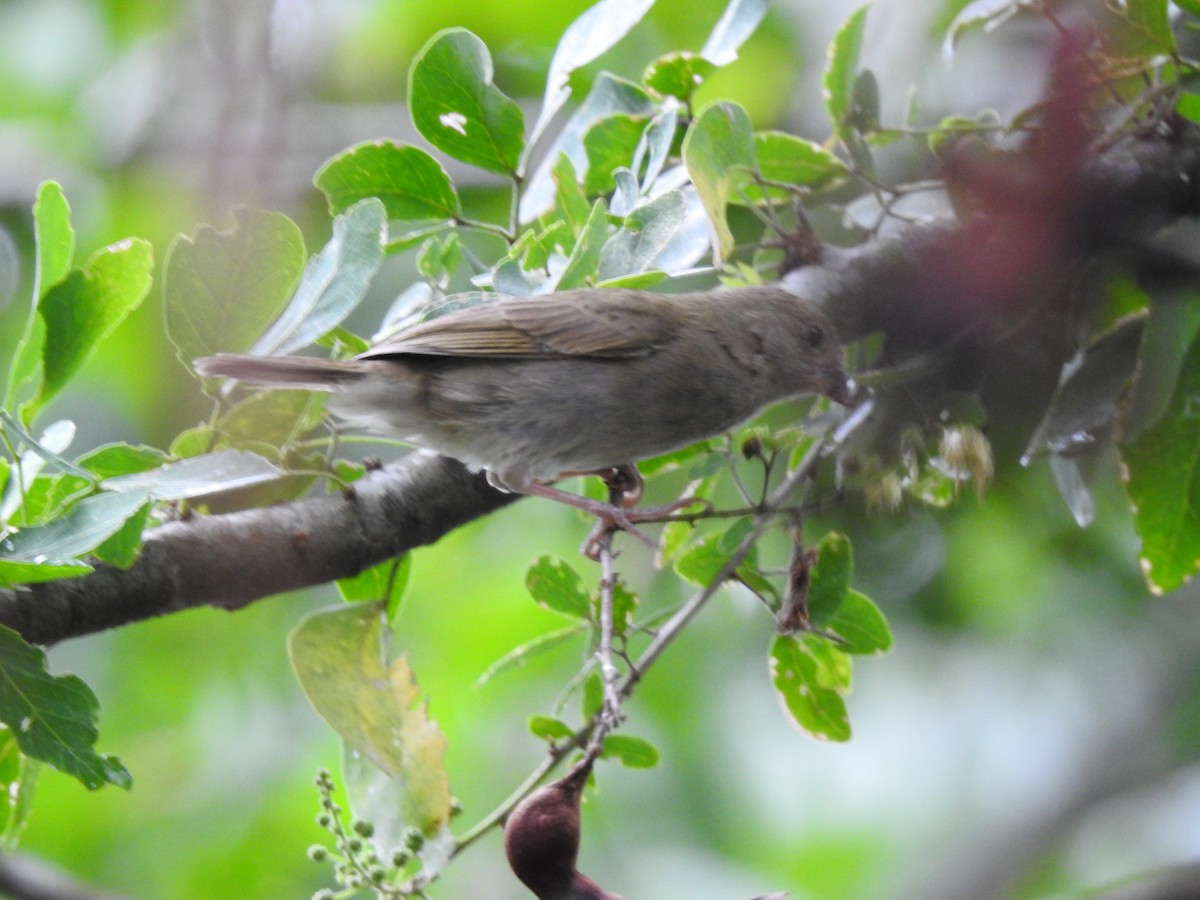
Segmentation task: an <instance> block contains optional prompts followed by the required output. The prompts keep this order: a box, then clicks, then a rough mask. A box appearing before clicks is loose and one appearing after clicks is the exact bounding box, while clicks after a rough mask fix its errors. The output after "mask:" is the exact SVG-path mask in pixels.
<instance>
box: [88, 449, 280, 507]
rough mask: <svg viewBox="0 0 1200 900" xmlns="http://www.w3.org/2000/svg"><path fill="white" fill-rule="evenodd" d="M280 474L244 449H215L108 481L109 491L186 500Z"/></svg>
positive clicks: (271, 478) (275, 477)
mask: <svg viewBox="0 0 1200 900" xmlns="http://www.w3.org/2000/svg"><path fill="white" fill-rule="evenodd" d="M284 474H285V473H284V472H283V471H282V470H281V469H279V468H277V467H276V466H274V465H272V464H271V463H269V462H268V461H267V460H265V459H263V458H262V457H261V456H259V455H257V454H255V453H250V452H249V451H246V450H218V451H217V452H216V453H206V454H204V455H203V456H193V457H190V458H188V459H181V460H179V461H178V462H173V463H168V464H167V465H165V466H160V467H159V468H157V469H151V470H149V471H146V472H138V473H135V474H132V475H122V476H120V477H117V478H108V479H106V480H105V481H104V482H102V483H101V487H103V488H104V489H105V490H109V491H121V492H125V493H144V494H149V495H150V496H151V497H153V498H154V499H156V500H187V499H191V498H193V497H204V496H207V495H209V494H216V493H220V492H221V491H232V490H236V489H238V488H244V487H250V486H251V485H255V484H262V483H263V482H267V481H274V480H275V479H277V478H282V477H283V476H284Z"/></svg>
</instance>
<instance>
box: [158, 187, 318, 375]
mask: <svg viewBox="0 0 1200 900" xmlns="http://www.w3.org/2000/svg"><path fill="white" fill-rule="evenodd" d="M233 215H234V219H235V220H236V224H235V225H234V227H233V228H231V229H229V230H227V231H217V230H216V229H214V228H211V227H209V226H207V225H202V226H201V227H199V228H197V229H196V232H195V236H194V237H188V236H186V235H179V236H178V237H177V238H175V240H174V241H173V242H172V243H171V247H170V249H169V250H168V251H167V259H166V263H165V264H164V267H163V269H164V270H163V301H164V303H165V306H166V325H167V335H168V337H170V339H171V343H173V344H174V345H175V352H176V355H177V356H178V357H179V359H180V361H181V362H183V364H184V365H185V366H187V367H188V368H189V369H190V368H191V365H192V360H193V359H195V358H196V357H198V356H209V355H211V354H213V353H217V352H221V351H230V352H243V351H245V350H247V349H249V348H250V346H251V345H252V344H253V343H254V341H255V340H256V339H257V338H258V336H259V335H260V334H262V332H263V329H265V328H266V327H267V326H268V325H269V324H270V323H271V322H272V321H273V320H274V319H275V318H276V317H277V316H278V315H279V313H280V312H281V311H282V310H283V308H284V307H285V306H286V304H287V302H288V300H289V299H290V298H291V296H292V292H293V291H294V290H295V288H296V284H297V282H298V281H299V279H300V273H301V271H302V270H303V269H304V259H305V252H304V239H303V237H301V235H300V229H299V228H297V227H296V224H295V223H294V222H293V221H292V220H291V219H289V218H288V217H287V216H285V215H283V214H282V213H275V212H265V211H262V210H252V209H238V210H234V213H233Z"/></svg>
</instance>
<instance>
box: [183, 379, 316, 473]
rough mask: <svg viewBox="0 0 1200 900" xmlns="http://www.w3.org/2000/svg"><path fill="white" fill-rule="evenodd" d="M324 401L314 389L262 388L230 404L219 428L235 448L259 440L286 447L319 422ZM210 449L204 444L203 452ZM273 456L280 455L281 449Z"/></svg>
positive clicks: (227, 441) (225, 439) (277, 456)
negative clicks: (276, 389) (259, 391)
mask: <svg viewBox="0 0 1200 900" xmlns="http://www.w3.org/2000/svg"><path fill="white" fill-rule="evenodd" d="M325 400H326V395H325V394H322V393H318V392H315V391H313V392H306V391H263V392H261V393H257V394H251V395H250V396H248V397H246V398H245V399H244V400H239V401H238V402H237V403H235V404H234V405H233V406H232V407H230V409H229V411H228V412H227V413H225V415H224V416H222V417H221V419H220V421H219V422H218V426H217V429H218V431H219V433H220V435H221V438H222V439H223V442H225V443H229V444H232V445H233V446H235V447H244V446H245V445H247V444H250V443H255V442H257V443H259V444H264V443H265V444H269V445H271V446H272V447H275V448H279V447H284V448H286V447H288V446H289V445H290V444H291V443H292V441H294V440H295V439H296V437H297V436H298V435H300V434H301V433H303V432H304V431H307V430H308V429H309V428H311V427H312V426H313V425H314V424H316V421H317V420H319V418H320V413H321V410H323V409H324V408H325ZM210 449H212V445H210V444H205V445H204V446H203V447H201V448H200V452H201V453H207V452H208V451H209V450H210ZM172 452H174V450H173V451H172ZM175 455H176V456H195V455H197V454H194V453H190V454H189V453H175ZM270 455H271V454H268V456H270ZM274 458H276V459H278V458H279V455H278V450H276V451H275V457H274Z"/></svg>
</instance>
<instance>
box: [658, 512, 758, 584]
mask: <svg viewBox="0 0 1200 900" xmlns="http://www.w3.org/2000/svg"><path fill="white" fill-rule="evenodd" d="M747 522H749V520H748V519H739V520H738V521H737V522H734V523H733V524H732V525H730V526H729V528H728V529H726V530H725V531H714V532H711V533H709V534H706V535H705V536H704V537H703V538H701V539H700V540H699V541H697V542H696V543H694V544H693V545H692V546H691V547H689V548H688V549H687V550H685V551H684V552H683V553H681V554H680V555H679V556H678V557H677V558H676V560H675V571H676V572H677V573H678V574H679V576H680V577H681V578H686V579H687V580H688V581H690V582H692V583H693V584H697V585H701V586H704V585H708V584H711V583H712V580H713V579H714V578H716V577H717V575H719V574H720V572H721V569H722V568H724V566H725V564H726V563H727V562H729V558H730V557H731V556H732V555H733V552H734V551H735V550H736V549H737V547H738V545H739V544H740V543H741V541H742V539H743V538H744V537H745V536H746V534H747V533H748V532H749V528H747V526H746V523H747ZM750 527H753V523H750ZM730 532H733V534H732V535H731V536H730V537H729V538H728V540H727V539H726V535H728V534H729V533H730ZM755 559H756V554H755V550H754V548H753V547H751V548H750V552H749V553H748V554H747V555H746V558H745V560H744V561H745V562H746V563H748V564H749V565H752V566H753V565H754V564H755Z"/></svg>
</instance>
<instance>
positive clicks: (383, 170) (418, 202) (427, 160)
mask: <svg viewBox="0 0 1200 900" xmlns="http://www.w3.org/2000/svg"><path fill="white" fill-rule="evenodd" d="M313 184H315V185H316V186H317V188H318V190H320V191H321V192H322V193H323V194H324V195H325V200H326V201H327V202H328V203H329V213H330V215H337V214H338V213H342V212H345V211H346V210H347V209H349V208H350V207H351V206H353V205H354V204H356V203H358V202H359V201H360V200H365V199H366V198H368V197H377V198H379V200H381V201H383V205H384V208H385V209H386V210H387V217H388V218H389V219H392V220H396V219H404V220H413V219H416V220H422V219H456V218H458V216H459V215H460V214H461V213H462V207H461V205H460V204H459V201H458V193H457V192H456V191H455V190H454V184H453V183H452V182H451V181H450V176H449V175H447V174H446V170H445V169H443V168H442V164H441V163H439V162H438V161H437V160H436V159H434V158H433V157H432V156H430V155H429V154H428V153H426V152H425V151H424V150H422V149H420V148H419V147H412V146H409V145H407V144H405V145H402V146H397V145H396V144H394V143H392V142H391V141H366V142H365V143H362V144H355V145H354V146H353V147H351V148H350V149H349V150H346V151H344V152H342V153H339V154H338V155H337V156H335V157H333V158H332V159H331V160H329V161H328V162H326V163H325V165H323V166H321V168H320V169H318V170H317V174H316V177H314V178H313Z"/></svg>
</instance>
